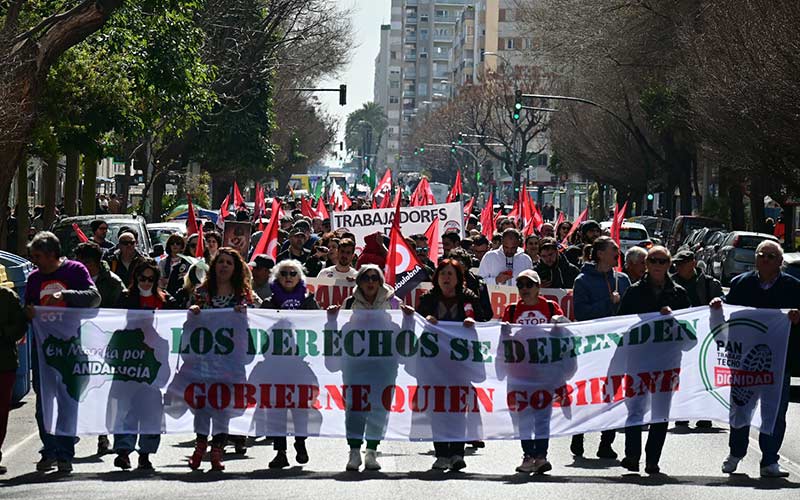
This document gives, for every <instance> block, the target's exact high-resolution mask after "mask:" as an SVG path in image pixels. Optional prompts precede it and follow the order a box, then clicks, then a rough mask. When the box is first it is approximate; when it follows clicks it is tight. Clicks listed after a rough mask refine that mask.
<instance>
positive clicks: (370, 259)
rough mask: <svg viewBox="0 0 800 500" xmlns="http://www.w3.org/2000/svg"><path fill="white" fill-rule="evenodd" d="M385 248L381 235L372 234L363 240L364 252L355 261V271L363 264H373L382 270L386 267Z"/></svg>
mask: <svg viewBox="0 0 800 500" xmlns="http://www.w3.org/2000/svg"><path fill="white" fill-rule="evenodd" d="M387 253H388V252H387V250H386V247H384V246H383V234H382V233H373V234H370V235H368V236H366V237H365V238H364V251H363V252H361V255H360V256H359V257H358V260H357V261H356V269H361V266H363V265H364V264H375V265H376V266H378V267H380V268H381V269H383V268H384V267H386V254H387Z"/></svg>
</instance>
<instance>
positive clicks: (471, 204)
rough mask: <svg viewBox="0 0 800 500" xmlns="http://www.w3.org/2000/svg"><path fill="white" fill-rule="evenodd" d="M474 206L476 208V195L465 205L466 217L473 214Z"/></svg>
mask: <svg viewBox="0 0 800 500" xmlns="http://www.w3.org/2000/svg"><path fill="white" fill-rule="evenodd" d="M473 208H475V197H474V196H473V197H472V199H470V200H469V201H468V202H467V204H466V205H465V206H464V217H469V216H470V215H472V209H473ZM465 225H466V224H465Z"/></svg>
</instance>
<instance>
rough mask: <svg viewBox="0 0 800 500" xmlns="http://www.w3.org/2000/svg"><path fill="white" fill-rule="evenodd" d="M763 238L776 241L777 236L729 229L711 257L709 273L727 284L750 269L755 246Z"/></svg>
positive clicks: (752, 264)
mask: <svg viewBox="0 0 800 500" xmlns="http://www.w3.org/2000/svg"><path fill="white" fill-rule="evenodd" d="M764 240H772V241H774V242H776V243H777V242H778V238H776V237H775V236H773V235H771V234H766V233H751V232H749V231H731V232H730V233H728V235H727V236H726V237H725V239H724V240H723V241H722V243H721V244H720V248H719V250H718V251H717V253H716V254H715V255H714V257H713V258H712V259H711V266H710V269H711V274H712V275H713V276H714V277H715V278H717V279H718V280H720V281H721V282H722V284H723V285H725V286H728V285H730V283H731V280H732V279H733V278H735V277H736V276H738V275H740V274H742V273H746V272H748V271H752V270H753V268H754V267H755V262H756V256H755V254H756V247H758V245H759V244H760V243H761V242H762V241H764Z"/></svg>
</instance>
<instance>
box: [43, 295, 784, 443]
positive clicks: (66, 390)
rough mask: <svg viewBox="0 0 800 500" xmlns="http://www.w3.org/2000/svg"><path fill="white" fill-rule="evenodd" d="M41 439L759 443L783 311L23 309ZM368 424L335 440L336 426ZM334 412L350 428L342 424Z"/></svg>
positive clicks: (768, 410) (767, 424)
mask: <svg viewBox="0 0 800 500" xmlns="http://www.w3.org/2000/svg"><path fill="white" fill-rule="evenodd" d="M33 326H34V332H35V335H36V340H37V342H36V345H37V348H38V349H39V350H38V356H37V358H38V363H39V364H38V368H39V375H40V382H41V383H40V390H39V401H40V403H41V410H42V424H43V427H44V429H45V431H47V432H48V433H52V434H57V435H67V436H76V435H86V434H137V433H138V434H163V433H168V434H171V433H175V434H177V433H181V434H189V433H195V432H197V433H201V434H215V433H220V432H224V433H230V434H235V435H256V436H284V435H296V436H325V437H336V438H342V437H345V436H347V437H359V438H362V437H365V438H366V439H390V440H411V441H473V440H478V439H520V438H522V439H531V438H532V435H534V434H535V437H537V438H543V437H548V436H550V437H558V436H565V435H572V434H579V433H586V432H596V431H601V430H608V429H619V428H623V427H628V426H635V425H643V424H648V423H655V422H666V421H672V420H697V419H711V420H716V421H718V422H723V423H726V424H730V425H731V426H733V427H741V426H743V425H747V424H752V425H753V426H754V427H756V428H758V429H760V430H761V431H764V432H766V433H770V432H772V429H773V427H774V424H775V418H776V413H777V410H778V408H779V406H780V405H779V402H780V397H781V389H782V386H783V384H784V383H785V382H784V368H785V366H784V365H785V361H786V348H787V340H788V335H789V320H788V317H787V315H786V313H785V312H782V311H780V310H771V309H750V308H743V307H735V306H727V305H726V306H724V308H723V310H721V311H715V310H711V309H710V308H708V307H698V308H694V309H686V310H680V311H675V312H673V313H672V314H670V315H661V314H659V313H651V314H642V315H631V316H617V317H611V318H604V319H599V320H594V321H587V322H581V323H570V324H560V325H550V324H540V325H536V326H533V325H531V326H521V325H507V324H500V323H497V322H495V323H489V324H480V323H479V324H478V325H476V326H475V327H469V328H465V327H464V326H463V325H461V323H453V322H444V321H442V322H439V323H438V324H436V325H433V324H430V323H428V322H427V321H426V320H425V319H424V318H423V317H421V316H419V315H408V314H404V313H403V312H401V311H397V310H390V311H383V310H381V311H370V310H367V311H365V310H357V311H339V312H338V314H332V313H328V312H327V311H270V310H264V309H252V310H249V311H247V312H246V313H244V312H236V311H233V310H232V309H218V310H204V311H201V312H200V313H199V314H191V313H187V312H186V311H155V312H153V311H141V310H128V311H126V310H114V309H100V310H97V309H72V308H54V307H44V308H42V307H38V308H36V314H35V318H34V322H33ZM354 414H356V415H358V417H359V418H364V419H367V420H369V422H368V423H367V425H366V429H367V431H366V432H367V434H366V436H362V435H359V436H348V433H347V426H346V425H345V422H346V419H348V418H351V417H353V416H354ZM348 415H349V416H348Z"/></svg>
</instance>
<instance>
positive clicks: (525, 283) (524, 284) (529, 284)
mask: <svg viewBox="0 0 800 500" xmlns="http://www.w3.org/2000/svg"><path fill="white" fill-rule="evenodd" d="M538 286H539V285H538V283H534V282H533V281H531V280H519V281H517V288H520V289H522V288H536V287H538Z"/></svg>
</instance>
